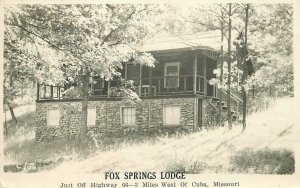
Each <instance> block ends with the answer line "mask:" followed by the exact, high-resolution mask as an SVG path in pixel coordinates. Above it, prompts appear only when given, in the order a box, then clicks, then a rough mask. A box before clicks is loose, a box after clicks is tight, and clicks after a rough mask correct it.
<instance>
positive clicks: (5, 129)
mask: <svg viewBox="0 0 300 188" xmlns="http://www.w3.org/2000/svg"><path fill="white" fill-rule="evenodd" d="M7 135H8V129H7V123H6V111H5V110H4V136H5V137H7Z"/></svg>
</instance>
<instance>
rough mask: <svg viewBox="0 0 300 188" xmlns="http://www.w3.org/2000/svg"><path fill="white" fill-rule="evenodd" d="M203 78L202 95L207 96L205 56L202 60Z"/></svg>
mask: <svg viewBox="0 0 300 188" xmlns="http://www.w3.org/2000/svg"><path fill="white" fill-rule="evenodd" d="M203 77H204V95H205V96H207V78H206V56H205V55H204V60H203Z"/></svg>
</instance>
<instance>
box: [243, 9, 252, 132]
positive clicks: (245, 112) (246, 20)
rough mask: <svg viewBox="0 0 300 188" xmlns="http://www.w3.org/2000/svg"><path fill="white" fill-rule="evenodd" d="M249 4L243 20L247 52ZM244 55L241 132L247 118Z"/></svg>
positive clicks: (244, 64)
mask: <svg viewBox="0 0 300 188" xmlns="http://www.w3.org/2000/svg"><path fill="white" fill-rule="evenodd" d="M249 8H250V6H249V4H247V5H246V9H245V10H246V19H245V50H246V51H247V32H248V18H249V15H248V12H249ZM246 55H247V54H244V57H243V60H244V62H243V76H242V81H241V83H242V95H243V131H244V130H245V129H246V126H247V124H246V118H247V94H246V90H245V87H244V82H245V80H246V77H247V74H248V70H247V65H246Z"/></svg>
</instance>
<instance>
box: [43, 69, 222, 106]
mask: <svg viewBox="0 0 300 188" xmlns="http://www.w3.org/2000/svg"><path fill="white" fill-rule="evenodd" d="M168 78H170V77H165V76H161V77H152V78H151V79H150V78H142V79H138V78H136V79H133V80H134V85H135V86H136V90H135V92H136V93H137V94H138V95H139V96H168V95H174V94H177V95H185V94H199V95H203V96H211V97H216V96H217V88H216V87H215V86H212V85H210V84H208V81H207V79H206V78H205V77H203V76H200V75H197V76H196V78H195V81H196V84H194V77H193V75H180V76H179V77H177V79H178V80H177V81H178V85H177V86H176V87H166V81H167V79H168ZM120 84H121V81H120V80H111V81H104V80H101V84H99V85H91V86H90V87H91V92H90V98H102V97H115V96H114V95H113V94H112V93H110V92H109V91H110V88H111V87H118V86H120ZM194 87H196V88H194ZM68 88H70V86H66V85H65V86H50V85H42V84H38V86H37V90H38V92H37V95H38V96H37V100H46V99H69V98H76V96H75V95H74V96H70V95H66V94H64V91H66V90H67V89H68Z"/></svg>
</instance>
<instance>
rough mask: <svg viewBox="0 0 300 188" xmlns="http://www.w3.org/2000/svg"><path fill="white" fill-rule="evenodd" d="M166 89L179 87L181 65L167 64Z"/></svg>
mask: <svg viewBox="0 0 300 188" xmlns="http://www.w3.org/2000/svg"><path fill="white" fill-rule="evenodd" d="M165 87H166V88H176V87H179V63H178V62H177V63H166V64H165Z"/></svg>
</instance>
